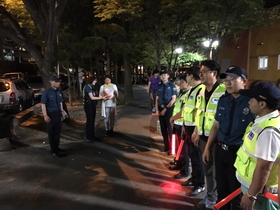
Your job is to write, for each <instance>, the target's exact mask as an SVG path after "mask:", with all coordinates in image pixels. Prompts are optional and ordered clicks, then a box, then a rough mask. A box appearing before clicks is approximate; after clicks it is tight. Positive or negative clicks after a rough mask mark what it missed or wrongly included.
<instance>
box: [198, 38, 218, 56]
mask: <svg viewBox="0 0 280 210" xmlns="http://www.w3.org/2000/svg"><path fill="white" fill-rule="evenodd" d="M211 41H212V40H209V39H207V40H205V41H204V42H203V43H202V44H203V46H204V47H207V48H208V47H210V52H209V59H210V60H212V51H213V48H214V49H215V48H217V47H218V46H219V41H218V40H215V41H213V42H212V45H211V46H210V43H211Z"/></svg>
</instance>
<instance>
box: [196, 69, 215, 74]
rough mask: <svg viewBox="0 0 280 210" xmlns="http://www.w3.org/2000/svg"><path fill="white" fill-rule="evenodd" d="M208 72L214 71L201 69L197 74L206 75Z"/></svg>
mask: <svg viewBox="0 0 280 210" xmlns="http://www.w3.org/2000/svg"><path fill="white" fill-rule="evenodd" d="M209 71H214V70H205V69H203V70H201V71H200V72H199V74H206V73H207V72H209Z"/></svg>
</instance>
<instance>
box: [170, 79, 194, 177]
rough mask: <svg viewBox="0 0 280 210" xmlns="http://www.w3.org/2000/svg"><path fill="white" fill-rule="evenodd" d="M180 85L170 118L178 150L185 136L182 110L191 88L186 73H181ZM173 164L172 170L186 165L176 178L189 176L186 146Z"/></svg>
mask: <svg viewBox="0 0 280 210" xmlns="http://www.w3.org/2000/svg"><path fill="white" fill-rule="evenodd" d="M178 85H179V87H180V93H179V95H178V97H177V99H176V102H175V104H174V109H173V114H172V117H171V118H170V123H171V124H172V125H173V133H174V134H175V136H176V150H178V146H179V144H180V142H181V139H183V138H184V136H182V127H183V118H182V112H181V110H182V108H183V106H184V101H185V98H186V97H187V95H188V91H189V89H190V85H189V84H188V83H187V81H186V75H181V76H180V77H179V83H178ZM177 152H178V151H177ZM171 165H173V166H170V167H169V169H170V170H179V169H181V168H182V166H186V167H184V168H183V169H182V170H181V172H180V173H179V174H176V175H174V176H173V178H174V179H182V178H184V177H187V176H188V174H189V171H188V170H189V155H188V153H187V148H186V146H184V147H183V148H182V151H181V154H180V158H179V160H178V162H174V163H173V162H172V163H171Z"/></svg>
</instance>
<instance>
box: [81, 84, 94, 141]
mask: <svg viewBox="0 0 280 210" xmlns="http://www.w3.org/2000/svg"><path fill="white" fill-rule="evenodd" d="M89 93H92V95H93V96H94V97H96V95H97V94H96V91H95V88H94V86H93V85H91V84H88V85H86V86H85V87H84V90H83V97H84V110H85V113H86V117H87V122H86V139H87V141H88V142H93V141H94V139H95V135H94V126H95V125H94V124H95V116H96V104H97V101H96V100H91V98H90V97H89V95H88V94H89Z"/></svg>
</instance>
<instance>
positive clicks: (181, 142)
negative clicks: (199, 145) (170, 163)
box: [175, 139, 185, 161]
mask: <svg viewBox="0 0 280 210" xmlns="http://www.w3.org/2000/svg"><path fill="white" fill-rule="evenodd" d="M184 142H185V140H183V139H181V141H180V145H179V148H178V150H177V154H176V157H175V160H176V161H178V160H179V157H180V154H181V152H182V148H183V146H184Z"/></svg>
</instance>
